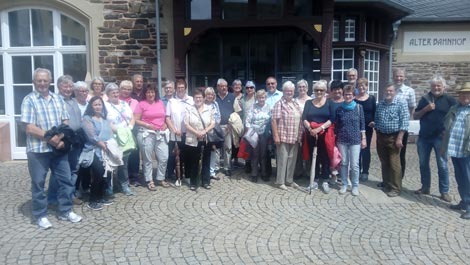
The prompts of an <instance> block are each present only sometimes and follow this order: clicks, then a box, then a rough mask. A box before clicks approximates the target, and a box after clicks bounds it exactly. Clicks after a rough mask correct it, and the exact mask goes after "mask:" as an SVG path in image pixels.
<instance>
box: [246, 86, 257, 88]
mask: <svg viewBox="0 0 470 265" xmlns="http://www.w3.org/2000/svg"><path fill="white" fill-rule="evenodd" d="M246 89H255V87H254V86H247V87H246Z"/></svg>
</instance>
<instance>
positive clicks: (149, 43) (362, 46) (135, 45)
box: [0, 0, 469, 159]
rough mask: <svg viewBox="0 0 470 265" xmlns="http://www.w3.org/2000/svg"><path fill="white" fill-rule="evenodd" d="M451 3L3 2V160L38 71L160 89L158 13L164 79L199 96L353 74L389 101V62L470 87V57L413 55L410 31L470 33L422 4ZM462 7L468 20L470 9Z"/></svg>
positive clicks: (17, 155)
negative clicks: (237, 83) (231, 87)
mask: <svg viewBox="0 0 470 265" xmlns="http://www.w3.org/2000/svg"><path fill="white" fill-rule="evenodd" d="M448 1H449V0H447V1H439V2H438V1H430V0H428V1H424V0H423V1H411V0H409V1H405V0H370V1H359V0H336V1H334V0H160V1H159V2H158V4H159V10H158V11H157V10H156V9H157V7H156V6H157V3H156V1H155V0H41V1H37V0H15V1H6V0H0V25H1V27H0V52H1V53H0V65H1V66H2V69H1V71H0V133H1V135H2V136H1V137H0V139H1V141H0V148H1V149H3V150H7V151H9V152H3V153H2V156H0V159H24V158H25V157H26V155H25V145H26V144H25V134H24V131H23V130H22V129H21V126H20V124H19V123H18V120H19V116H20V105H21V102H22V99H23V97H24V96H25V95H26V94H27V93H29V92H30V91H31V90H32V88H33V87H32V83H31V76H32V73H33V71H34V69H35V68H37V67H45V68H49V69H51V71H52V73H53V79H54V80H56V79H57V78H58V77H59V76H60V75H63V74H70V75H72V76H73V77H74V80H76V81H78V80H86V81H89V80H91V78H93V77H94V76H101V77H103V78H104V79H105V81H107V82H119V81H121V80H124V79H130V77H131V76H132V75H133V74H135V73H141V74H143V76H144V77H145V78H146V79H147V81H149V82H156V80H157V79H158V76H157V72H158V71H157V49H156V47H157V39H158V38H157V30H156V24H157V19H156V18H157V16H156V14H157V13H158V14H159V18H160V20H159V21H160V27H159V29H160V32H161V34H160V38H159V43H160V45H161V56H160V58H159V59H160V60H159V61H160V62H161V72H162V74H161V75H162V77H166V78H170V79H176V78H184V79H186V80H187V81H188V83H189V84H190V88H192V87H197V86H207V85H211V86H214V85H215V80H216V79H217V78H218V77H225V78H226V79H227V80H229V82H231V81H232V80H233V79H236V78H239V79H241V80H242V81H243V82H245V81H246V80H253V81H254V82H255V83H256V84H257V87H260V88H262V87H264V80H265V79H266V77H267V76H270V75H273V76H275V77H276V78H277V79H278V80H279V83H281V82H282V81H285V80H298V79H301V78H304V79H306V80H308V81H309V83H310V84H311V83H313V82H315V81H316V80H319V79H341V80H346V70H347V69H349V68H351V67H355V68H357V69H358V71H359V76H364V77H367V78H368V79H369V80H370V92H371V93H372V94H375V95H380V93H379V91H380V87H381V85H382V84H384V83H386V82H387V81H388V80H389V79H390V68H391V64H392V60H391V58H392V56H390V55H391V54H393V55H394V56H393V64H394V65H396V66H405V67H406V68H407V69H408V73H409V75H408V77H409V81H410V82H411V84H412V86H413V87H416V88H417V89H418V90H419V89H425V81H426V80H427V79H429V77H427V73H426V69H434V68H436V69H442V70H439V71H442V73H444V74H445V77H446V78H447V79H449V80H450V81H451V83H452V84H457V83H459V82H461V81H462V79H463V78H465V67H467V68H468V60H465V59H464V58H465V56H460V55H461V54H464V55H467V53H466V52H465V51H464V52H463V53H459V54H458V55H454V54H453V53H452V51H449V52H448V53H446V55H445V56H444V57H442V56H436V54H435V53H433V51H429V53H419V54H415V53H410V52H409V51H408V50H407V49H406V47H404V46H403V39H404V38H406V36H407V35H408V33H406V32H412V31H425V30H431V29H437V28H438V27H440V30H442V31H465V29H466V28H469V27H468V24H466V23H468V21H465V20H452V19H448V17H449V15H442V20H433V19H434V18H433V17H432V16H429V17H426V16H425V14H423V15H420V14H421V13H420V11H419V10H416V9H420V8H421V7H420V6H419V5H418V3H422V2H436V3H445V2H448ZM414 2H418V3H414ZM452 2H458V3H460V10H465V9H464V7H467V5H468V4H465V3H466V1H465V0H459V1H452ZM449 6H451V5H449ZM436 8H437V9H436V10H439V8H438V7H437V6H436ZM455 12H457V11H455ZM462 14H464V13H462ZM467 14H468V12H467ZM415 16H417V17H416V18H415ZM462 17H463V15H462ZM423 18H424V19H430V20H431V22H430V23H427V22H425V21H426V20H424V22H423V20H422V19H423ZM446 18H447V20H446ZM413 19H414V20H413ZM396 21H401V24H400V25H399V27H398V31H394V25H395V26H396V25H397V24H396V23H395V24H394V22H396ZM457 27H459V28H458V29H457ZM392 45H393V48H392ZM391 51H393V53H391ZM467 58H468V57H467ZM436 71H437V70H436ZM55 89H56V88H55V84H53V85H51V90H55Z"/></svg>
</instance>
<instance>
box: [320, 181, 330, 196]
mask: <svg viewBox="0 0 470 265" xmlns="http://www.w3.org/2000/svg"><path fill="white" fill-rule="evenodd" d="M321 187H322V189H323V192H324V193H325V194H328V193H330V186H329V185H328V182H326V181H324V182H323V184H322V185H321Z"/></svg>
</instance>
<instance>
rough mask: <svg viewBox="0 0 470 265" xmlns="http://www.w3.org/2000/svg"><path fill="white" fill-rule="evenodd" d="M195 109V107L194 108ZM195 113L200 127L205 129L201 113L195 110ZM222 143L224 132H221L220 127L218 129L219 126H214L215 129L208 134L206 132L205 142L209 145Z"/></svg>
mask: <svg viewBox="0 0 470 265" xmlns="http://www.w3.org/2000/svg"><path fill="white" fill-rule="evenodd" d="M194 107H195V108H196V106H194ZM196 112H197V114H198V115H199V119H201V122H202V126H203V127H204V129H206V124H205V123H204V120H203V119H202V116H201V113H199V111H198V110H197V108H196ZM223 141H224V132H223V130H222V127H220V124H217V125H215V127H214V128H213V129H212V130H210V132H207V142H209V143H218V142H223Z"/></svg>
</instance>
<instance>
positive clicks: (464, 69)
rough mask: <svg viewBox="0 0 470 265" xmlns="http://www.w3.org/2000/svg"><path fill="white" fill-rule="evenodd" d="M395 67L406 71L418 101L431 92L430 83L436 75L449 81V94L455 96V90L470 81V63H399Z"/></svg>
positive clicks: (394, 64)
mask: <svg viewBox="0 0 470 265" xmlns="http://www.w3.org/2000/svg"><path fill="white" fill-rule="evenodd" d="M393 67H401V68H405V69H406V78H407V81H408V83H409V85H411V87H413V88H414V89H415V91H416V100H417V101H419V99H420V98H421V96H422V95H423V94H425V93H427V92H428V91H429V87H430V85H429V81H430V80H431V78H432V77H433V76H434V75H441V76H442V77H444V79H445V80H446V81H447V86H448V90H447V91H448V93H450V94H453V95H454V96H455V95H456V94H455V88H456V87H457V86H458V85H462V84H463V83H464V82H466V81H470V61H468V62H416V63H397V62H393Z"/></svg>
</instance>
